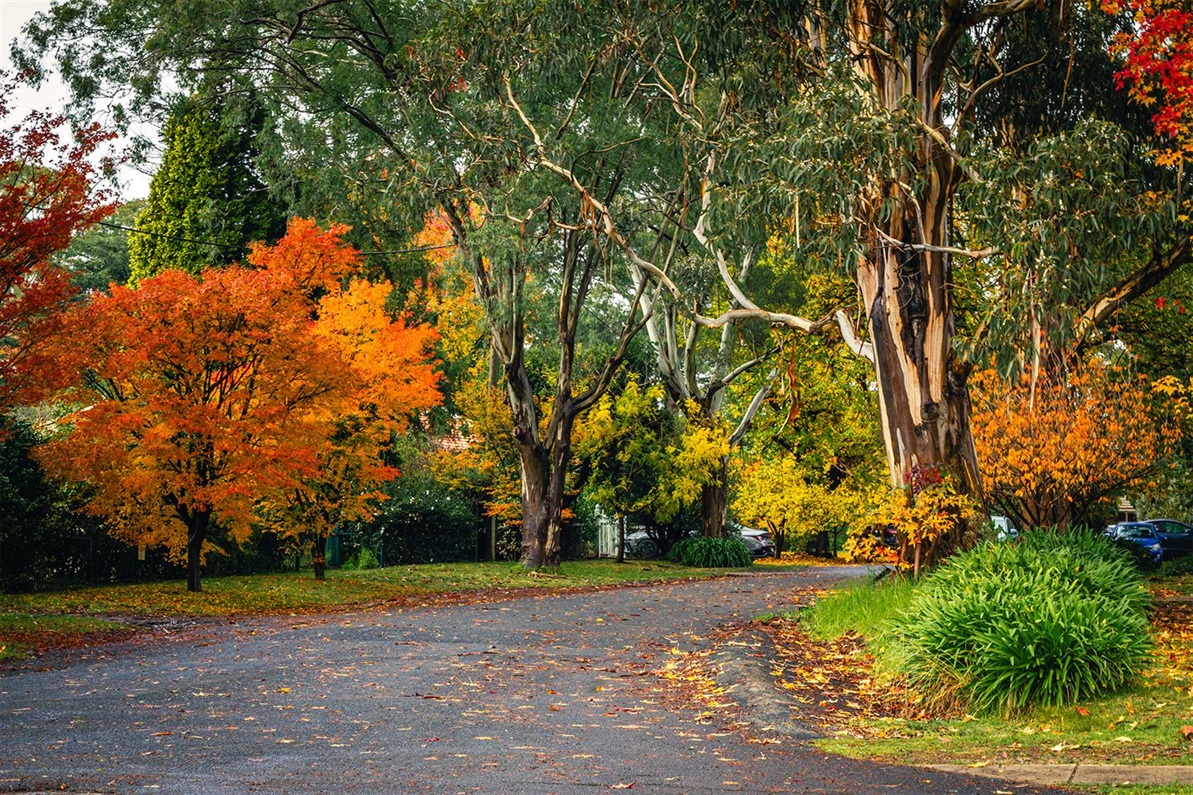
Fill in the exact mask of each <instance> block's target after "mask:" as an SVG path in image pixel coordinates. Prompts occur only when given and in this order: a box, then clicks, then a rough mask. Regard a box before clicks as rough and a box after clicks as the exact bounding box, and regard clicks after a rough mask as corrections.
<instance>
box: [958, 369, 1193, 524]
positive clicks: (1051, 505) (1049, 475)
mask: <svg viewBox="0 0 1193 795" xmlns="http://www.w3.org/2000/svg"><path fill="white" fill-rule="evenodd" d="M971 383H972V385H973V388H974V389H973V428H974V436H975V441H976V443H977V449H978V457H979V460H980V462H981V466H982V475H983V479H984V482H985V488H986V497H987V500H988V502H989V503H990V504H991V505H992V506H993V507H994V508H995V509H997V511H998V512H1000V513H1004V514H1006V515H1008V516H1011V517H1012V518H1014V519H1015V520H1016V522H1017V523H1018V525H1019V526H1020V527H1048V526H1057V527H1068V526H1071V525H1074V524H1082V523H1089V522H1091V521H1093V520H1094V519H1095V518H1096V517H1094V516H1093V515H1092V514H1093V511H1094V509H1095V508H1096V506H1097V504H1098V502H1099V501H1101V500H1103V499H1105V498H1107V497H1110V496H1113V495H1116V494H1121V493H1122V492H1124V491H1126V490H1128V489H1130V488H1132V487H1135V486H1137V485H1139V484H1140V483H1142V482H1143V481H1144V479H1145V478H1146V477H1147V476H1148V475H1149V474H1151V473H1152V472H1153V471H1154V470H1155V468H1156V467H1157V466H1158V465H1159V464H1160V463H1161V462H1162V461H1163V459H1164V458H1165V456H1167V455H1169V454H1170V453H1171V452H1172V451H1173V448H1174V446H1175V444H1176V442H1177V441H1178V439H1179V437H1180V431H1179V428H1178V427H1177V424H1176V423H1175V422H1173V421H1172V420H1171V419H1169V418H1166V417H1165V416H1164V415H1163V413H1162V406H1161V405H1159V403H1160V401H1158V400H1157V398H1156V396H1155V394H1154V391H1153V389H1152V386H1151V384H1150V383H1149V382H1148V380H1147V379H1146V378H1144V377H1142V376H1138V375H1135V376H1132V375H1129V374H1126V373H1123V372H1120V371H1119V370H1118V369H1117V368H1112V367H1108V366H1106V365H1103V364H1100V363H1098V362H1091V363H1086V364H1085V365H1084V366H1083V367H1081V368H1080V370H1078V371H1075V372H1068V373H1065V374H1058V375H1052V376H1049V377H1048V378H1045V379H1042V380H1041V381H1040V382H1039V383H1037V385H1036V388H1035V390H1034V392H1033V390H1032V388H1031V382H1030V379H1029V378H1028V377H1027V376H1024V378H1023V379H1021V380H1020V381H1018V382H1015V383H1010V384H1008V383H1007V382H1005V381H1004V380H1002V379H1001V378H1000V377H999V376H998V375H997V374H996V373H995V372H994V371H992V370H986V371H982V372H979V373H977V374H976V375H975V377H974V378H973V380H972V382H971Z"/></svg>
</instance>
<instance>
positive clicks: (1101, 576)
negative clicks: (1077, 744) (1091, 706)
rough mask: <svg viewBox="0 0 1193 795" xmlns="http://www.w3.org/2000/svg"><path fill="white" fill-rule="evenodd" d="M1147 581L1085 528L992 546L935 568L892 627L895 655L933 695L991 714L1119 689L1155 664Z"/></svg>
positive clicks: (891, 647) (903, 669) (1026, 536)
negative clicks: (955, 699)
mask: <svg viewBox="0 0 1193 795" xmlns="http://www.w3.org/2000/svg"><path fill="white" fill-rule="evenodd" d="M1148 604H1149V596H1148V593H1147V591H1146V589H1145V588H1144V585H1143V581H1142V578H1141V577H1140V575H1139V573H1138V571H1137V570H1136V568H1135V567H1134V565H1132V563H1131V562H1130V560H1129V559H1128V558H1127V556H1126V555H1124V554H1123V553H1122V551H1121V550H1118V549H1116V548H1114V547H1113V546H1112V545H1110V544H1109V543H1107V542H1106V540H1105V539H1103V538H1101V537H1099V536H1095V535H1092V534H1088V533H1067V534H1060V533H1054V532H1045V531H1036V532H1032V533H1027V534H1024V535H1023V536H1022V537H1021V539H1020V541H1019V543H1017V544H1006V543H996V542H988V543H986V544H983V545H981V546H978V547H977V548H975V549H973V550H970V551H969V552H965V553H962V554H960V555H957V556H955V557H954V558H952V559H951V560H949V561H948V562H947V563H946V564H945V565H943V566H941V567H940V568H939V569H938V570H936V571H935V572H933V573H932V574H930V575H928V576H927V577H926V578H924V580H923V581H922V583H921V586H920V587H919V588H918V589H917V592H916V594H915V595H914V597H913V598H912V599H911V601H910V603H909V604H908V607H907V609H906V610H905V611H904V612H902V613H901V614H900V615H899V616H898V617H897V618H896V619H895V620H894V622H893V624H892V627H891V631H890V638H891V640H892V641H893V642H889V643H887V644H885V645H886V648H887V654H888V656H889V660H888V661H889V662H891V663H893V664H894V666H895V667H896V668H897V669H898V670H900V671H901V672H902V673H904V674H905V675H906V676H907V678H908V679H909V680H910V683H911V685H912V686H913V687H914V688H915V689H916V690H918V691H919V692H921V693H925V694H932V698H933V699H934V700H936V701H938V702H939V701H946V700H949V699H950V698H952V697H961V698H962V699H963V700H965V701H968V702H969V703H970V704H971V705H972V707H973V708H975V709H977V710H978V711H983V712H994V711H1004V712H1012V711H1015V710H1017V709H1020V708H1022V707H1026V706H1029V705H1036V704H1043V705H1053V706H1057V705H1061V704H1069V703H1073V702H1076V701H1082V700H1087V699H1090V698H1092V697H1094V696H1097V695H1100V694H1103V693H1108V692H1113V691H1114V690H1117V689H1119V688H1121V687H1122V686H1123V685H1124V684H1126V683H1127V682H1128V681H1130V680H1131V679H1132V678H1133V677H1134V676H1135V674H1136V673H1137V672H1138V671H1139V670H1140V669H1141V667H1142V666H1143V665H1144V664H1145V662H1146V661H1147V659H1148V651H1149V649H1150V639H1149V636H1148V623H1147V616H1146V610H1147V606H1148Z"/></svg>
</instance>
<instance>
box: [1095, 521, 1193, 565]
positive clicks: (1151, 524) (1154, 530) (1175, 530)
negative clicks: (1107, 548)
mask: <svg viewBox="0 0 1193 795" xmlns="http://www.w3.org/2000/svg"><path fill="white" fill-rule="evenodd" d="M1149 530H1150V532H1149ZM1128 531H1129V532H1130V534H1131V538H1123V533H1126V532H1128ZM1105 535H1106V536H1107V537H1108V538H1110V539H1112V540H1114V539H1123V540H1124V541H1126V542H1128V543H1130V544H1131V545H1132V546H1135V547H1138V548H1140V549H1143V548H1145V547H1146V548H1147V549H1148V550H1149V554H1150V549H1151V547H1152V546H1153V545H1152V543H1151V542H1152V541H1158V542H1159V543H1160V549H1161V555H1162V559H1163V560H1172V559H1173V558H1179V557H1182V556H1184V555H1189V554H1193V527H1190V526H1189V525H1187V524H1185V523H1184V522H1178V521H1176V520H1175V519H1148V520H1147V521H1144V522H1120V523H1119V524H1115V525H1110V526H1109V527H1107V528H1106V533H1105ZM1139 542H1147V543H1139Z"/></svg>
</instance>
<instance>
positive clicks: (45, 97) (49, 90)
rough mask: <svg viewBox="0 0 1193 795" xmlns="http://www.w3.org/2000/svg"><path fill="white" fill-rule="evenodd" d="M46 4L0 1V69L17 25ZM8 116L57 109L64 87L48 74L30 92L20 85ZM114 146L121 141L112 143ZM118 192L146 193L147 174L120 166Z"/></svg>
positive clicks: (8, 64) (8, 62)
mask: <svg viewBox="0 0 1193 795" xmlns="http://www.w3.org/2000/svg"><path fill="white" fill-rule="evenodd" d="M49 7H50V0H0V69H4V70H5V71H8V72H11V71H12V59H11V58H9V50H10V48H11V44H12V40H13V39H15V38H17V37H18V36H20V35H21V28H22V26H24V24H25V23H26V22H28V21H29V19H30V18H32V17H33V15H34V14H36V13H37V12H38V11H45V10H47V9H49ZM7 99H8V102H9V119H11V120H20V119H23V118H24V117H25V116H26V115H27V114H28V113H29V112H30V111H33V110H61V109H62V108H63V105H64V103H65V102H66V89H65V88H64V87H63V85H62V83H61V82H59V81H58V80H57V79H55V78H54V77H53V76H52V75H51V77H50V79H49V80H47V81H46V82H45V83H44V84H43V85H42V87H41V88H40V89H39V90H37V91H34V90H33V89H31V88H27V87H22V88H21V89H20V90H19V91H17V92H16V94H15V95H14V96H10V97H7ZM116 145H117V147H118V148H119V147H120V146H121V142H120V141H117V142H116ZM119 180H120V182H121V188H122V190H121V195H122V196H123V197H124V198H125V199H137V198H144V197H145V196H147V195H148V194H149V176H148V175H146V174H142V173H141V172H139V171H137V170H135V169H132V168H123V169H121V171H120V174H119Z"/></svg>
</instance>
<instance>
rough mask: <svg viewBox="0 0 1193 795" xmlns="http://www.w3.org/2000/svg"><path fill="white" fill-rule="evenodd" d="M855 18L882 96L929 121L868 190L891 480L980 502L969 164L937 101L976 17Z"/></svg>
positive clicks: (867, 286) (865, 282)
mask: <svg viewBox="0 0 1193 795" xmlns="http://www.w3.org/2000/svg"><path fill="white" fill-rule="evenodd" d="M853 16H854V19H853V25H852V31H851V33H852V37H853V39H854V51H855V53H856V54H857V55H858V57H857V59H856V61H855V63H856V68H857V70H858V72H859V74H860V75H861V76H862V77H863V78H864V79H865V80H866V81H867V83H868V84H869V86H870V90H871V92H872V96H873V99H874V101H875V103H876V104H877V105H878V106H879V107H882V108H884V109H886V110H887V111H889V112H890V113H892V114H896V115H897V114H902V113H906V112H907V111H908V110H911V111H912V112H913V113H915V114H916V115H917V117H918V119H917V120H918V122H919V125H920V130H921V132H920V139H919V151H918V152H917V153H916V161H917V162H916V164H915V166H914V167H913V168H912V169H909V171H908V172H907V173H904V174H902V175H901V177H900V179H898V180H886V181H883V182H877V183H875V184H874V185H873V187H872V188H871V190H870V191H869V192H868V196H867V203H868V205H869V215H870V222H871V224H872V226H871V228H870V231H869V232H868V236H869V239H870V246H869V250H868V251H867V252H866V255H865V256H864V257H863V258H862V259H861V260H860V262H859V263H858V269H857V285H858V288H859V290H860V292H861V296H862V299H863V301H864V302H865V307H866V312H867V322H868V324H869V330H870V339H871V342H872V345H873V353H874V367H875V376H876V382H877V384H878V395H879V410H880V414H881V423H882V431H883V439H884V442H885V447H886V454H887V464H888V465H889V468H890V478H891V484H892V485H893V486H895V487H897V488H904V487H909V488H910V491H911V492H912V497H913V498H914V496H915V494H916V492H917V491H918V490H919V488H920V487H921V486H922V485H923V484H925V483H932V482H935V481H936V480H938V479H940V478H944V477H947V478H949V479H950V480H951V481H952V484H953V486H954V488H955V489H956V490H957V492H959V493H961V494H970V495H973V496H974V497H975V498H977V499H979V500H980V498H981V480H980V476H979V474H978V467H977V453H976V451H975V449H974V443H973V436H972V434H971V431H970V403H969V388H968V385H967V383H966V377H967V373H968V370H967V368H965V367H964V366H962V365H961V363H960V362H958V361H957V360H956V359H955V357H954V355H953V349H952V348H953V335H954V317H953V305H952V295H951V284H952V273H951V271H952V260H951V257H952V254H951V252H950V251H949V216H950V212H951V203H952V200H953V195H954V193H955V191H956V188H957V185H958V183H959V182H960V180H961V177H962V172H961V169H960V165H959V164H958V163H957V162H956V160H955V157H954V155H953V153H952V152H951V150H950V149H949V148H948V145H947V136H948V134H949V132H948V127H947V125H945V124H944V123H943V121H942V114H941V104H940V103H941V96H942V92H943V85H944V83H943V81H944V75H945V68H946V65H947V62H948V59H949V57H950V56H951V53H952V49H953V47H954V46H955V44H956V42H957V40H958V38H959V37H960V35H961V33H962V31H963V29H964V25H966V24H968V23H967V22H966V21H965V20H962V19H959V18H958V19H953V18H949V19H947V20H946V21H945V23H944V25H943V27H942V29H941V31H940V32H939V34H938V35H936V36H934V37H930V38H929V37H925V38H922V39H921V40H920V41H919V42H905V41H900V39H899V37H898V36H897V35H895V34H894V33H893V31H892V23H891V21H890V19H889V18H888V16H887V15H886V14H885V11H884V8H883V6H882V5H881V4H877V3H867V2H857V3H856V4H855V5H854V6H853ZM917 184H919V185H922V187H920V188H918V189H913V188H912V187H910V186H914V185H917ZM913 191H914V192H913ZM959 531H960V528H958V532H956V533H951V534H948V536H947V537H946V538H942V539H940V541H939V542H938V543H937V548H936V549H921V548H920V545H916V546H915V548H914V550H913V552H914V556H915V563H916V565H917V568H918V566H919V565H920V564H926V565H931V564H932V563H933V562H934V560H935V559H937V558H938V557H939V556H942V555H944V554H948V552H949V551H951V550H950V547H951V546H953V545H955V543H956V541H957V539H958V538H959V537H960V532H959Z"/></svg>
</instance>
